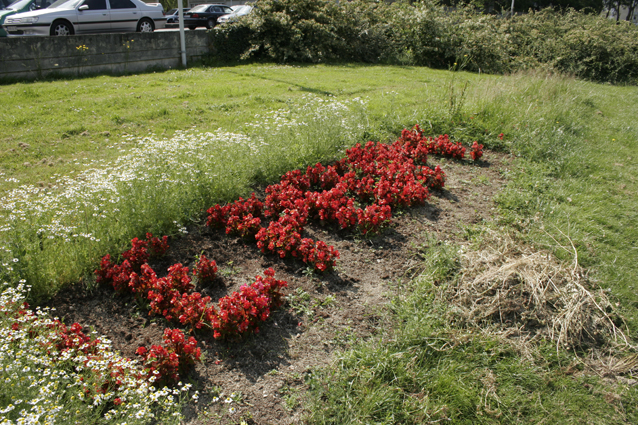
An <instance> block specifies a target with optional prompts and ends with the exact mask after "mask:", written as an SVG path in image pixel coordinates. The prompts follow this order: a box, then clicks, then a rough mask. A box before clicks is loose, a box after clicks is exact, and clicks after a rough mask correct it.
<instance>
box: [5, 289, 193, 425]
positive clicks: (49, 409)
mask: <svg viewBox="0 0 638 425" xmlns="http://www.w3.org/2000/svg"><path fill="white" fill-rule="evenodd" d="M2 289H3V292H2V294H1V295H0V312H2V314H0V377H1V379H0V424H7V425H8V424H22V423H24V424H36V423H49V424H77V423H79V424H107V423H108V424H110V423H121V422H127V423H130V424H142V423H149V422H159V423H179V422H180V420H181V415H180V413H179V412H180V402H179V401H177V400H176V399H175V397H174V396H173V395H172V390H170V389H169V388H163V389H159V390H157V389H155V388H154V387H153V386H152V385H151V384H150V383H149V382H148V381H146V380H144V379H143V374H141V370H140V367H139V365H138V364H137V362H136V361H133V360H129V359H126V358H123V357H121V356H120V355H119V354H117V353H115V352H113V351H112V349H111V346H110V343H107V342H106V341H107V340H105V339H102V342H101V343H100V344H97V351H96V352H95V353H92V354H91V355H90V358H88V357H87V356H86V355H84V354H83V353H82V352H81V351H79V349H74V348H63V349H60V348H59V347H60V346H59V345H58V344H59V342H60V336H59V334H58V331H57V329H58V328H57V327H56V326H55V318H52V317H50V315H49V311H48V310H44V309H37V310H36V311H35V312H33V311H30V310H28V309H27V308H25V306H24V305H23V303H24V300H25V298H26V294H27V288H26V287H25V285H24V283H20V284H19V285H18V286H17V287H16V288H12V287H9V285H8V284H6V283H5V284H3V285H2ZM114 376H115V377H116V378H114ZM182 388H184V389H183V390H182V392H184V393H186V392H187V391H188V390H189V389H190V386H184V387H182ZM185 398H186V397H183V399H185Z"/></svg>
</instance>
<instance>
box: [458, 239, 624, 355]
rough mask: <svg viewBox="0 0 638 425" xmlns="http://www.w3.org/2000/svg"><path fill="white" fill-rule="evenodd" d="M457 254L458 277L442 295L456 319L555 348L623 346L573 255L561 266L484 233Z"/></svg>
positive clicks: (605, 303)
mask: <svg viewBox="0 0 638 425" xmlns="http://www.w3.org/2000/svg"><path fill="white" fill-rule="evenodd" d="M571 248H573V246H572V247H571ZM573 252H574V253H576V251H575V249H574V250H573ZM461 257H462V263H463V271H462V274H461V279H460V280H459V282H458V284H457V285H452V286H450V287H449V288H448V289H447V291H446V294H445V297H446V299H447V301H448V302H449V303H451V305H452V307H453V310H452V311H453V312H454V316H455V318H456V320H457V321H458V320H460V321H461V322H463V323H464V324H465V325H468V326H478V327H481V328H483V329H484V328H485V327H490V328H492V330H493V331H496V332H497V333H499V334H502V335H505V336H508V337H514V336H515V337H520V338H524V339H525V340H530V339H536V338H549V339H551V340H553V341H554V342H555V343H556V345H557V347H558V346H570V347H575V346H584V345H600V344H601V343H604V342H612V341H615V342H617V343H621V344H623V345H627V344H628V342H627V338H626V336H625V334H624V333H623V332H622V330H621V329H620V328H619V326H618V325H617V324H616V323H617V322H618V321H619V319H618V316H617V315H616V314H615V313H614V308H613V305H612V304H611V303H610V302H609V299H608V298H607V297H606V296H605V293H604V292H603V291H602V290H593V289H590V287H589V282H588V279H587V276H586V274H585V273H584V272H583V270H582V268H581V267H580V266H579V265H578V261H577V255H576V254H575V255H574V262H573V264H572V265H565V264H563V263H561V262H559V261H558V259H556V258H555V257H554V256H553V255H552V254H550V253H549V252H538V251H534V250H532V249H531V248H530V247H527V246H524V245H523V244H521V243H517V242H516V241H514V240H513V239H512V238H511V237H509V236H506V235H505V236H504V235H501V234H497V233H496V232H488V233H486V234H485V235H484V239H483V242H482V244H481V246H480V248H479V249H477V250H470V251H467V252H464V253H463V254H462V255H461Z"/></svg>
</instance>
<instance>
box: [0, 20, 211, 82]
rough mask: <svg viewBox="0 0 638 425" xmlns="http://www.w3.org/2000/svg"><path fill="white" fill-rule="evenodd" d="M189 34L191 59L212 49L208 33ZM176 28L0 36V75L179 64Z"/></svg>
mask: <svg viewBox="0 0 638 425" xmlns="http://www.w3.org/2000/svg"><path fill="white" fill-rule="evenodd" d="M185 34H186V56H187V60H188V62H189V63H190V62H192V61H193V60H194V59H198V58H201V56H202V55H205V54H207V53H209V51H210V45H209V41H208V34H207V32H206V31H189V30H187V31H186V32H185ZM181 62H182V61H181V55H180V49H179V32H178V31H156V32H153V33H144V34H142V33H130V34H92V35H74V36H69V37H6V38H4V37H3V38H0V79H4V78H19V79H36V78H42V77H46V76H48V75H51V74H58V75H74V76H77V75H83V74H95V73H113V74H122V73H130V72H143V71H147V70H149V69H167V68H177V67H179V66H181Z"/></svg>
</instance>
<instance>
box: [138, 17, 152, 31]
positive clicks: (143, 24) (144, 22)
mask: <svg viewBox="0 0 638 425" xmlns="http://www.w3.org/2000/svg"><path fill="white" fill-rule="evenodd" d="M154 30H155V25H153V21H151V20H150V19H148V18H143V19H140V22H139V24H137V32H153V31H154Z"/></svg>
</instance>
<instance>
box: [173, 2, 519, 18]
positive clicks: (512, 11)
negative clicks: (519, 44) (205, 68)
mask: <svg viewBox="0 0 638 425" xmlns="http://www.w3.org/2000/svg"><path fill="white" fill-rule="evenodd" d="M180 1H181V0H180ZM512 16H514V0H512V10H511V11H510V17H512Z"/></svg>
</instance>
